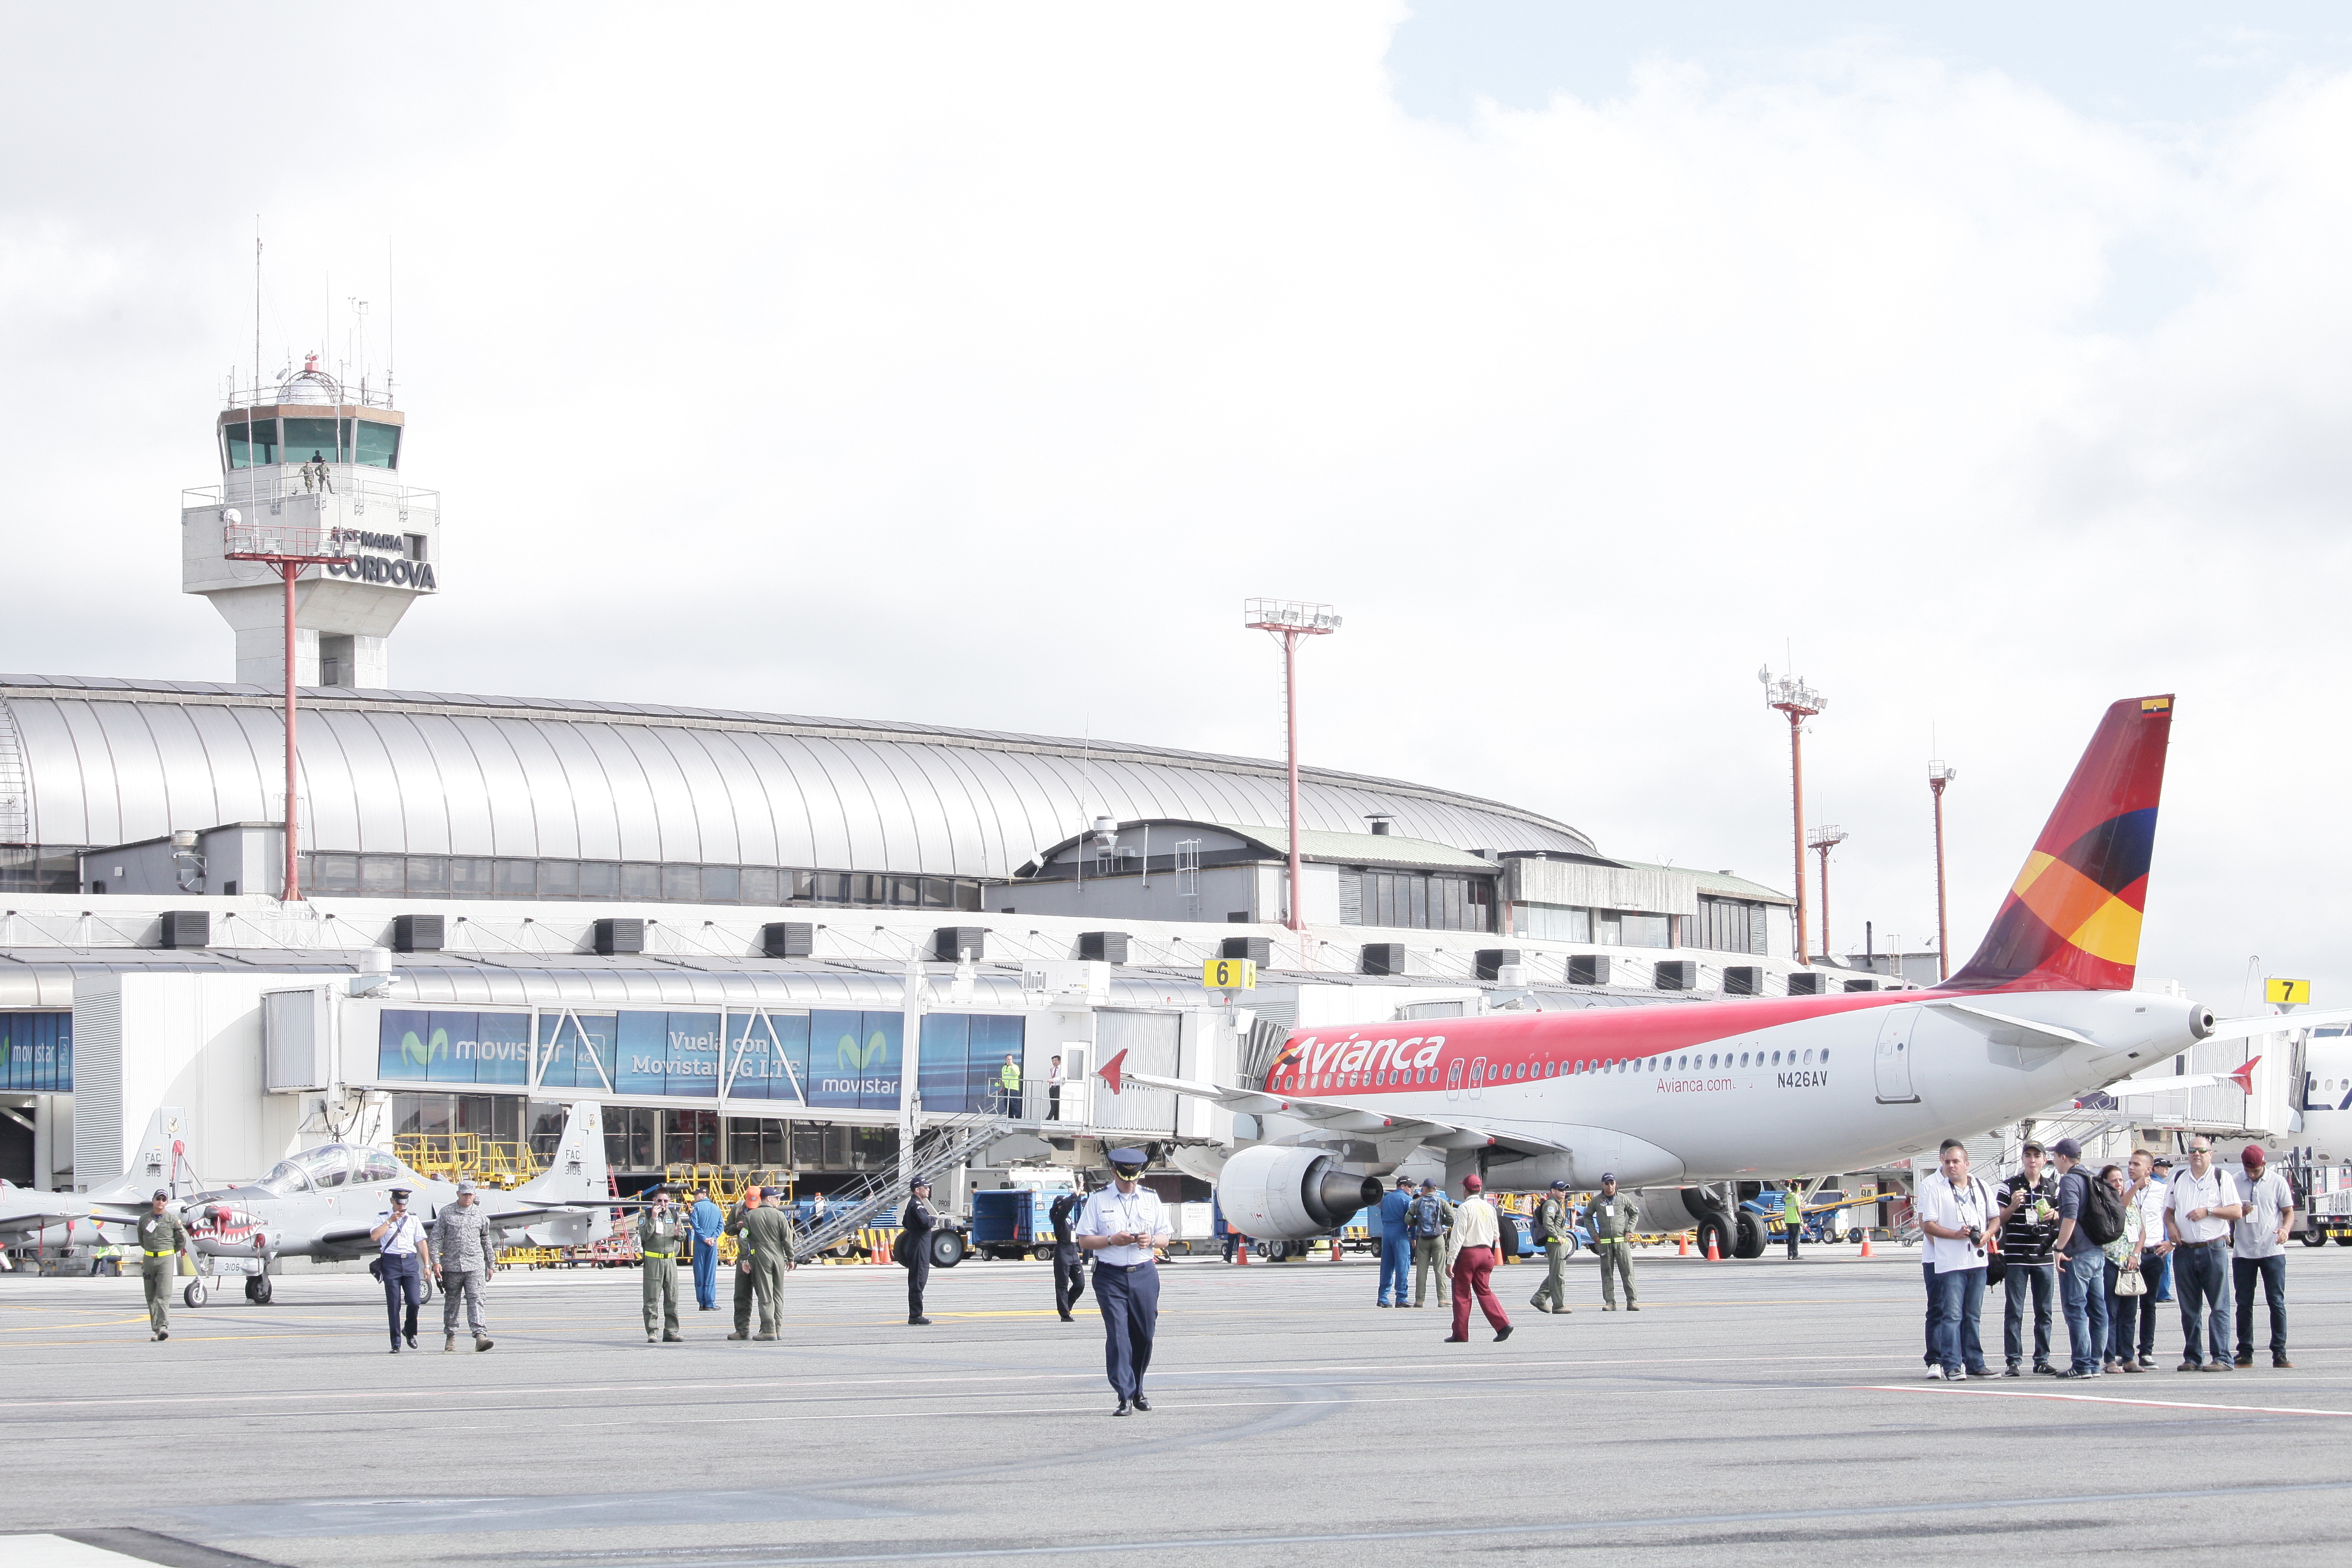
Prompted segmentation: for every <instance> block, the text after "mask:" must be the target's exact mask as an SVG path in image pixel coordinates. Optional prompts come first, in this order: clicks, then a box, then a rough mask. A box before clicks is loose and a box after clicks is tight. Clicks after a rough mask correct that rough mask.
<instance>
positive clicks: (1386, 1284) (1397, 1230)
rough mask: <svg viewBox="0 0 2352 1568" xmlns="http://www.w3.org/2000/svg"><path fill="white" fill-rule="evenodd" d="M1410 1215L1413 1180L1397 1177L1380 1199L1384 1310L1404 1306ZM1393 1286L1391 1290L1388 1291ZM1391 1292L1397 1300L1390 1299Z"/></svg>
mask: <svg viewBox="0 0 2352 1568" xmlns="http://www.w3.org/2000/svg"><path fill="white" fill-rule="evenodd" d="M1411 1213H1412V1177H1411V1176H1399V1177H1398V1178H1397V1179H1396V1189H1395V1190H1394V1191H1393V1192H1391V1193H1389V1194H1386V1195H1385V1196H1383V1197H1382V1198H1381V1206H1380V1216H1381V1293H1380V1301H1379V1304H1380V1305H1381V1306H1383V1307H1390V1306H1395V1307H1402V1306H1403V1305H1404V1277H1405V1271H1406V1270H1407V1269H1408V1268H1411V1267H1412V1237H1410V1236H1408V1235H1407V1234H1406V1233H1405V1232H1406V1219H1407V1216H1408V1215H1411ZM1391 1287H1393V1291H1391ZM1391 1293H1393V1294H1394V1295H1395V1297H1396V1300H1393V1301H1391V1300H1389V1297H1390V1296H1391Z"/></svg>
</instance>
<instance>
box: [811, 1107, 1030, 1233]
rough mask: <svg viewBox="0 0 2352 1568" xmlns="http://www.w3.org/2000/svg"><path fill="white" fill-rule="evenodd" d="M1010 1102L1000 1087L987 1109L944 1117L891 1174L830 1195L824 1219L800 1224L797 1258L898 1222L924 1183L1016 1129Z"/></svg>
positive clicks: (875, 1176)
mask: <svg viewBox="0 0 2352 1568" xmlns="http://www.w3.org/2000/svg"><path fill="white" fill-rule="evenodd" d="M1004 1100H1005V1097H1004V1095H1003V1093H1002V1092H1001V1091H999V1092H997V1093H994V1094H992V1095H991V1096H990V1097H989V1100H988V1103H987V1104H986V1105H985V1106H983V1107H982V1109H981V1110H971V1111H965V1112H963V1113H962V1114H961V1115H956V1116H948V1117H942V1118H941V1119H940V1120H939V1121H934V1122H932V1123H931V1124H930V1125H929V1126H928V1127H925V1128H924V1129H923V1131H922V1132H921V1133H920V1134H919V1136H918V1137H917V1138H916V1140H915V1147H914V1151H913V1157H912V1158H911V1159H902V1160H900V1161H899V1162H898V1163H897V1164H896V1165H895V1166H893V1167H892V1168H891V1169H890V1170H889V1171H888V1172H887V1173H885V1172H877V1173H875V1174H873V1175H871V1176H868V1177H866V1179H865V1180H864V1181H863V1182H860V1183H858V1184H856V1186H854V1187H851V1188H850V1189H849V1190H848V1191H846V1192H844V1193H837V1194H827V1195H826V1198H825V1212H824V1220H823V1221H822V1222H821V1223H819V1224H816V1225H812V1226H808V1227H807V1228H806V1229H801V1228H799V1227H797V1226H796V1227H794V1229H793V1257H795V1258H803V1259H806V1258H815V1257H817V1256H819V1255H820V1254H822V1253H824V1252H825V1251H827V1250H829V1249H830V1248H832V1247H836V1246H838V1245H839V1244H840V1243H841V1242H842V1241H843V1240H844V1239H845V1238H846V1237H851V1236H854V1235H856V1233H857V1232H858V1231H861V1230H863V1229H865V1228H866V1227H867V1226H895V1225H897V1224H898V1215H900V1213H902V1212H903V1211H904V1209H905V1206H906V1203H907V1195H908V1194H909V1193H910V1192H912V1191H913V1190H914V1186H915V1184H916V1183H917V1182H918V1181H927V1180H929V1179H930V1178H931V1177H934V1176H937V1175H938V1174H939V1173H940V1172H942V1171H946V1170H950V1169H952V1168H954V1167H955V1166H957V1165H961V1164H962V1163H965V1162H966V1161H969V1160H970V1159H971V1158H972V1157H973V1156H974V1155H976V1154H978V1153H979V1152H981V1151H982V1150H983V1149H985V1148H987V1147H988V1146H989V1145H990V1144H992V1143H993V1142H996V1141H997V1140H998V1139H1000V1138H1003V1136H1004V1135H1005V1134H1006V1133H1008V1132H1010V1131H1013V1118H1012V1117H1011V1116H1010V1115H1008V1114H1006V1110H1005V1104H1004Z"/></svg>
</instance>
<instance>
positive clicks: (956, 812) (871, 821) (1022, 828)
mask: <svg viewBox="0 0 2352 1568" xmlns="http://www.w3.org/2000/svg"><path fill="white" fill-rule="evenodd" d="M278 702H279V698H278V695H277V694H275V693H273V692H271V691H269V690H268V689H265V688H262V687H257V686H243V685H228V684H218V683H212V682H203V681H130V680H105V679H71V678H51V677H42V676H0V740H5V738H6V736H5V731H8V730H11V729H13V731H14V732H15V739H16V747H17V749H18V751H19V752H21V755H22V758H23V768H24V772H25V774H26V779H25V782H26V784H27V785H28V786H29V787H28V791H27V797H28V799H29V802H30V805H29V811H28V813H27V816H28V817H29V823H28V825H27V826H28V831H27V833H26V837H27V840H28V841H29V842H32V843H37V844H51V845H89V846H98V845H114V844H127V843H132V842H136V841H138V840H141V839H144V838H151V837H155V836H157V835H160V834H164V833H169V832H172V831H173V830H175V829H180V828H203V827H210V826H215V825H217V824H221V823H229V822H241V821H254V820H263V819H268V818H271V817H274V816H277V815H278V813H279V812H280V810H282V806H281V805H280V804H279V800H278V797H279V795H280V794H281V792H282V789H283V785H282V784H280V783H279V782H278V781H279V780H280V779H282V777H283V768H284V762H283V753H282V751H281V742H280V736H281V734H282V732H283V731H282V729H281V727H280V722H279V719H278ZM302 702H303V714H302V786H301V793H302V804H303V817H304V827H305V833H304V838H305V844H304V847H306V848H310V849H322V850H342V851H362V852H368V851H373V852H379V853H407V854H425V855H436V854H437V855H494V856H517V857H529V858H546V859H582V860H667V861H688V862H701V863H705V864H717V865H727V864H739V865H749V866H787V867H806V868H819V869H836V870H858V871H896V872H901V873H922V874H928V875H933V876H961V877H1006V876H1009V875H1011V873H1012V872H1013V869H1014V868H1017V867H1018V866H1020V865H1021V864H1022V863H1023V862H1024V861H1025V860H1027V859H1029V858H1032V857H1033V856H1034V855H1035V854H1036V853H1037V852H1038V851H1039V850H1040V849H1041V848H1043V847H1045V846H1046V845H1049V844H1053V843H1055V842H1056V841H1058V840H1061V839H1063V838H1066V837H1069V835H1070V834H1071V833H1073V832H1075V831H1076V830H1077V829H1079V828H1081V827H1083V826H1085V825H1086V824H1087V822H1089V821H1090V820H1091V819H1092V818H1093V817H1094V816H1097V815H1098V814H1108V815H1110V816H1116V817H1119V818H1122V819H1127V820H1133V819H1136V818H1140V817H1163V816H1164V817H1181V818H1190V819H1195V820H1203V821H1213V822H1278V821H1280V820H1282V819H1283V817H1284V816H1285V815H1286V808H1285V804H1284V799H1285V786H1284V773H1283V769H1282V766H1281V764H1279V763H1272V762H1264V761H1258V760H1255V759H1251V758H1244V757H1223V756H1216V755H1213V754H1210V753H1207V752H1184V751H1177V750H1172V749H1170V748H1167V747H1160V746H1144V745H1134V744H1127V743H1122V742H1108V741H1094V742H1081V741H1076V740H1071V739H1068V738H1066V737H1053V736H1042V735H1021V734H1013V733H1008V732H1004V731H990V730H959V729H947V728H941V727H936V726H929V725H921V724H902V723H890V722H879V721H860V720H842V719H818V718H802V717H794V716H790V715H781V714H771V713H754V712H745V711H739V710H724V709H708V708H678V707H653V706H632V705H628V704H622V703H609V702H579V701H560V700H526V699H522V698H513V697H476V696H461V695H452V694H447V693H442V692H424V691H357V690H352V689H346V688H320V689H313V690H306V691H305V692H304V693H303V696H302ZM5 753H6V747H5V745H0V761H5ZM1300 779H1301V783H1300V791H1299V809H1300V813H1301V816H1302V818H1303V820H1304V822H1305V824H1306V826H1308V827H1310V828H1314V829H1318V830H1321V831H1324V832H1333V833H1361V832H1363V822H1364V818H1365V817H1366V816H1371V815H1375V814H1378V815H1384V816H1391V817H1393V818H1394V819H1395V823H1396V831H1397V832H1399V833H1401V834H1403V835H1406V836H1409V837H1415V838H1425V839H1430V840H1433V841H1434V842H1436V843H1439V844H1445V845H1451V846H1453V847H1455V848H1460V849H1563V850H1570V851H1575V852H1580V853H1586V854H1590V853H1593V852H1594V848H1593V845H1592V843H1591V840H1590V839H1588V838H1586V837H1584V835H1582V834H1581V833H1579V832H1578V831H1576V829H1574V828H1572V827H1570V826H1566V825H1565V824H1562V823H1559V822H1554V821H1552V820H1551V819H1550V818H1549V817H1545V816H1538V815H1536V814H1535V813H1533V812H1528V811H1522V810H1520V809H1518V808H1517V807H1515V806H1508V805H1499V804H1497V803H1496V802H1493V801H1487V800H1481V799H1478V798H1476V797H1475V796H1472V795H1459V794H1455V793H1454V792H1452V791H1448V790H1441V789H1432V788H1429V787H1427V786H1425V785H1421V784H1403V783H1400V782H1398V781H1395V780H1391V779H1379V778H1368V777H1362V776H1360V775H1357V774H1352V773H1334V772H1331V771H1329V770H1328V769H1322V768H1313V769H1302V770H1301V774H1300ZM1365 837H1370V835H1369V834H1366V835H1365Z"/></svg>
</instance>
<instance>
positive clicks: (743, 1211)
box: [725, 1187, 760, 1340]
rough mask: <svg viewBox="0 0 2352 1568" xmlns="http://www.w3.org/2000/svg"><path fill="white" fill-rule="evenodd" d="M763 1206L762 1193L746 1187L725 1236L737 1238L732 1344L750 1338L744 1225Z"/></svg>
mask: <svg viewBox="0 0 2352 1568" xmlns="http://www.w3.org/2000/svg"><path fill="white" fill-rule="evenodd" d="M759 1206H760V1189H759V1188H757V1187H745V1188H744V1189H743V1196H742V1197H741V1198H740V1200H739V1201H738V1202H737V1203H736V1205H735V1210H734V1212H733V1213H732V1214H730V1215H728V1216H727V1225H726V1227H725V1228H726V1233H727V1234H728V1235H729V1236H731V1237H734V1238H735V1331H734V1332H733V1333H731V1334H730V1335H728V1336H727V1337H728V1338H729V1339H730V1340H748V1339H750V1338H751V1296H752V1285H751V1243H750V1242H748V1241H745V1240H744V1239H743V1221H744V1220H745V1219H746V1218H747V1217H749V1216H750V1215H751V1211H752V1210H753V1209H756V1208H758V1207H759Z"/></svg>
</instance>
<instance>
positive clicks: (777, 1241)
mask: <svg viewBox="0 0 2352 1568" xmlns="http://www.w3.org/2000/svg"><path fill="white" fill-rule="evenodd" d="M762 1197H763V1199H764V1201H763V1202H762V1203H761V1205H759V1206H758V1207H756V1208H747V1209H746V1210H745V1211H744V1214H743V1217H742V1220H741V1222H740V1228H738V1229H737V1234H738V1240H737V1243H736V1245H737V1247H738V1248H739V1249H740V1250H739V1251H738V1252H737V1254H736V1256H737V1257H738V1258H740V1259H741V1260H742V1263H743V1266H744V1267H745V1268H748V1269H749V1271H750V1277H751V1289H752V1293H753V1295H754V1296H755V1297H756V1298H757V1299H758V1300H759V1303H760V1331H759V1332H758V1333H756V1334H753V1335H752V1336H751V1337H752V1338H753V1339H755V1340H772V1339H775V1338H776V1337H777V1326H778V1323H779V1321H780V1320H781V1317H782V1309H781V1306H780V1303H779V1301H778V1298H779V1297H781V1296H782V1294H783V1289H784V1270H785V1269H787V1268H791V1267H792V1262H793V1227H792V1223H791V1222H790V1221H789V1220H787V1219H785V1218H784V1211H783V1210H782V1209H781V1208H779V1207H777V1206H776V1205H777V1194H775V1193H774V1192H772V1191H771V1192H768V1193H766V1194H762ZM730 1228H737V1227H730ZM736 1302H737V1305H736V1308H735V1310H736V1314H737V1318H736V1321H737V1322H738V1323H739V1324H743V1325H746V1326H748V1314H746V1313H745V1312H744V1310H743V1307H742V1304H741V1303H742V1298H741V1297H740V1296H738V1297H737V1298H736ZM730 1337H731V1338H740V1337H741V1336H740V1333H739V1334H736V1335H732V1336H730Z"/></svg>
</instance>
